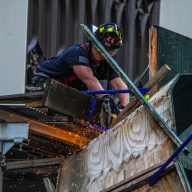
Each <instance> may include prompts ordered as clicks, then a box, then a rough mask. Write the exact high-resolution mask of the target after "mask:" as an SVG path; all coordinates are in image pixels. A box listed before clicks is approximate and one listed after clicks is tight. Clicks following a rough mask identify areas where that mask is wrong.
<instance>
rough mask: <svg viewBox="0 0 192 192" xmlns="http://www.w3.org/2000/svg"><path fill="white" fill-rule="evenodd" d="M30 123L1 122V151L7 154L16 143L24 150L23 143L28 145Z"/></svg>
mask: <svg viewBox="0 0 192 192" xmlns="http://www.w3.org/2000/svg"><path fill="white" fill-rule="evenodd" d="M28 132H29V124H28V123H23V122H21V123H12V122H11V123H4V122H1V123H0V143H1V144H2V148H1V149H0V152H1V154H2V155H5V154H6V153H7V152H8V151H9V150H10V149H11V148H12V147H13V146H14V145H19V146H20V150H22V146H23V145H28V143H29V140H28Z"/></svg>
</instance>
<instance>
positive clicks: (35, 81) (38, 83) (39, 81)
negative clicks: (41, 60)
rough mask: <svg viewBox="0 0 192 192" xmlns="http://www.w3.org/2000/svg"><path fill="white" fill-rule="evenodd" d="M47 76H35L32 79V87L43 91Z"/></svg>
mask: <svg viewBox="0 0 192 192" xmlns="http://www.w3.org/2000/svg"><path fill="white" fill-rule="evenodd" d="M47 78H48V76H46V75H44V74H36V75H35V77H33V78H32V86H34V87H38V88H41V90H44V89H45V87H46V82H47Z"/></svg>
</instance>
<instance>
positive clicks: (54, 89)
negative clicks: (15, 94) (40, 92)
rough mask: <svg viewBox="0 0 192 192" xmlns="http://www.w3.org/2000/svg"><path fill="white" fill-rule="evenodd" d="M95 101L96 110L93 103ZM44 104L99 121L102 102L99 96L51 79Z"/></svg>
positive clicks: (82, 118)
mask: <svg viewBox="0 0 192 192" xmlns="http://www.w3.org/2000/svg"><path fill="white" fill-rule="evenodd" d="M94 102H95V107H94V110H93V111H92V110H91V105H92V104H93V103H94ZM42 105H44V106H46V107H48V108H49V109H52V110H54V111H57V112H59V113H62V114H65V115H68V116H72V117H75V118H77V119H80V120H85V121H90V119H89V117H90V115H91V113H92V118H91V121H90V122H93V121H96V122H97V114H98V111H99V110H100V108H99V107H100V102H99V100H98V99H97V98H95V97H92V96H90V95H87V94H84V93H82V92H80V91H78V90H76V89H73V88H71V87H69V86H66V85H64V84H61V83H59V82H57V81H55V80H53V79H50V80H49V81H48V83H47V85H46V89H45V92H44V96H43V100H42Z"/></svg>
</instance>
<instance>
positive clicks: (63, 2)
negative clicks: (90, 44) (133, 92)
mask: <svg viewBox="0 0 192 192" xmlns="http://www.w3.org/2000/svg"><path fill="white" fill-rule="evenodd" d="M159 4H160V0H29V22H28V23H29V25H28V43H29V42H30V41H31V40H32V39H33V38H34V37H35V38H37V39H38V41H39V44H40V47H41V49H42V51H43V53H44V55H45V57H46V58H49V57H51V56H53V55H55V54H56V53H57V52H58V51H59V50H62V49H66V48H68V47H69V46H71V45H72V44H76V43H81V42H83V41H87V39H86V38H85V36H84V35H83V33H82V31H81V30H80V24H81V23H83V24H86V25H88V26H89V27H91V25H92V24H94V25H96V26H98V25H100V24H102V23H106V22H115V23H117V24H118V25H119V26H120V27H121V29H122V32H123V37H124V40H123V43H124V46H123V48H122V49H121V51H120V52H119V53H118V55H117V56H116V60H117V62H118V63H119V65H120V66H121V67H122V69H123V70H124V71H125V72H126V74H127V75H128V76H129V77H130V78H131V79H132V80H135V79H136V78H137V76H139V75H140V74H141V73H142V71H143V70H144V69H145V68H146V66H147V65H148V30H149V27H151V26H152V25H158V22H159Z"/></svg>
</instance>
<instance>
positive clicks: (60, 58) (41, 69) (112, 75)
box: [32, 23, 129, 108]
mask: <svg viewBox="0 0 192 192" xmlns="http://www.w3.org/2000/svg"><path fill="white" fill-rule="evenodd" d="M94 35H95V36H96V38H97V40H98V41H99V42H100V43H101V44H102V45H103V46H104V48H105V49H106V50H107V52H108V53H109V54H110V55H111V56H114V55H116V54H117V53H118V51H119V49H120V48H121V47H122V44H123V43H122V32H121V30H120V28H119V26H118V25H117V24H115V23H108V24H103V25H101V26H99V27H98V29H97V30H96V31H95V32H94ZM47 77H50V78H52V79H55V80H57V81H59V82H61V83H63V84H65V85H68V86H70V87H72V88H76V89H78V90H80V91H84V90H87V89H89V90H104V89H103V87H102V85H101V84H100V82H99V80H107V81H108V82H110V84H111V87H112V88H113V89H116V90H120V89H127V86H126V84H125V83H124V82H123V81H122V79H121V78H120V77H119V75H118V74H117V73H116V72H115V71H114V70H113V69H112V68H111V67H110V65H109V64H108V63H107V61H106V60H105V59H104V57H103V56H102V55H101V54H100V53H99V52H98V51H97V49H96V48H95V47H94V46H93V45H92V44H91V42H89V43H82V44H78V45H73V46H72V47H70V48H68V49H67V50H65V51H63V52H61V53H59V54H57V55H56V56H54V57H52V58H50V59H47V60H45V61H44V62H42V63H41V64H39V65H38V66H37V68H36V76H35V77H34V78H33V79H32V85H33V86H38V87H39V86H40V87H42V88H43V85H44V83H45V82H46V78H47ZM96 96H97V97H98V98H100V99H101V98H103V100H104V99H109V98H110V97H109V96H108V95H105V94H98V95H96ZM118 97H119V99H120V102H121V107H122V108H124V107H125V106H126V105H127V104H128V102H129V95H128V94H127V93H122V94H119V96H118ZM110 99H111V98H110Z"/></svg>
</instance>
